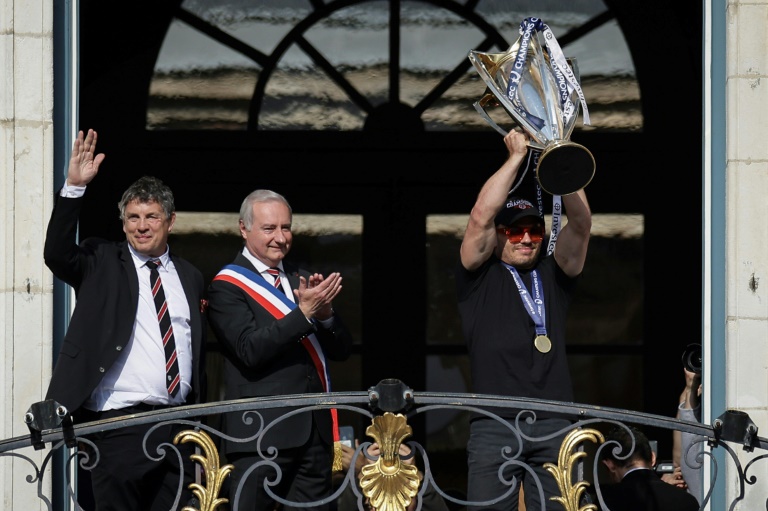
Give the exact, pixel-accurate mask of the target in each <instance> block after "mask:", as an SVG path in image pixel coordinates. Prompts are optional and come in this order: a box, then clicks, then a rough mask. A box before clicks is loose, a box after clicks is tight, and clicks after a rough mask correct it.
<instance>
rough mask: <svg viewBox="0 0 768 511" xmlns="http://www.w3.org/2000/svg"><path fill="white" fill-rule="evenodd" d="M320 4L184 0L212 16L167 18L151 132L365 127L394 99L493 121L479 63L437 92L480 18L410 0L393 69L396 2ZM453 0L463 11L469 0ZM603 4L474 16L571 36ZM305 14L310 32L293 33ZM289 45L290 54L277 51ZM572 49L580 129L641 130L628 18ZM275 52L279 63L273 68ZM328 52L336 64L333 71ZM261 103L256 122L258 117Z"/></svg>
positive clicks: (440, 115) (478, 121)
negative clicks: (582, 119)
mask: <svg viewBox="0 0 768 511" xmlns="http://www.w3.org/2000/svg"><path fill="white" fill-rule="evenodd" d="M526 4H531V5H530V6H527V5H526ZM449 5H454V4H449ZM321 7H328V6H318V7H316V6H314V5H313V4H312V3H310V2H308V1H306V0H304V1H301V0H293V1H286V2H270V1H266V0H262V1H257V2H243V1H240V0H230V1H228V2H224V3H222V2H218V1H216V2H214V1H213V0H195V1H185V2H184V3H183V4H182V9H184V10H185V12H188V13H189V14H188V16H192V17H193V18H194V17H196V18H197V19H199V20H200V21H201V22H202V23H203V25H202V26H201V27H198V28H193V27H192V26H190V25H189V24H188V23H187V22H186V21H182V20H181V19H177V20H175V21H174V22H172V24H171V26H170V27H169V31H168V34H167V36H166V39H165V41H164V43H163V45H162V48H161V50H160V54H159V57H158V61H157V65H156V69H155V74H154V76H153V78H152V82H151V85H150V92H149V103H148V109H147V129H151V130H158V129H196V130H198V129H203V130H205V129H224V130H244V129H246V128H247V127H248V126H249V125H252V126H258V129H261V130H309V131H316V130H334V131H359V130H362V129H363V127H364V125H365V122H366V118H367V116H368V115H369V114H370V112H371V109H373V108H375V107H377V106H380V105H382V104H384V103H387V102H390V101H392V100H394V101H396V102H400V103H402V104H403V105H407V106H408V107H417V106H418V107H419V111H421V112H422V113H421V114H420V115H421V121H422V122H423V123H424V126H425V129H426V130H427V131H456V130H488V129H491V128H490V127H489V126H487V125H486V124H485V122H484V121H483V119H482V117H480V116H479V114H477V112H475V110H474V108H473V107H472V104H473V103H474V102H475V101H476V100H477V99H479V98H480V96H482V94H483V92H484V91H485V85H484V83H483V82H482V80H480V79H479V77H478V76H477V73H476V72H475V71H474V69H472V68H471V67H470V68H469V69H468V70H467V72H466V73H464V74H463V76H460V77H459V78H458V79H457V80H456V82H455V83H445V84H444V86H445V87H446V89H447V90H446V92H444V93H442V94H440V95H438V97H435V98H431V97H430V94H431V93H432V92H433V91H434V90H435V88H436V87H437V86H439V85H443V81H444V80H446V78H447V76H448V75H449V74H450V73H451V72H452V71H453V70H455V69H457V67H458V66H460V65H466V59H467V54H468V52H469V51H470V50H472V49H475V48H477V47H478V45H480V44H481V42H482V41H483V40H484V39H486V38H487V37H489V36H491V35H492V34H490V33H485V32H484V31H483V30H481V29H480V28H479V27H478V25H475V21H474V20H471V17H467V18H464V17H463V15H462V14H458V13H456V12H453V11H452V10H451V9H446V8H442V7H438V6H434V5H431V4H427V3H424V2H410V1H408V2H403V3H402V4H401V6H400V7H401V8H400V13H399V14H400V32H399V34H395V35H396V36H399V38H400V54H399V59H400V60H399V69H395V70H391V69H390V58H389V51H390V47H389V42H390V37H391V36H392V35H393V34H391V33H390V31H391V30H392V29H393V27H392V26H390V22H389V7H390V6H389V3H388V2H366V1H361V2H359V3H352V4H351V5H347V6H344V7H342V8H340V9H337V10H330V11H329V12H328V15H327V16H325V17H318V18H317V19H314V20H312V23H310V24H307V23H306V20H307V19H308V18H309V17H310V16H314V14H315V13H316V11H317V9H318V8H321ZM454 7H455V8H456V10H459V11H460V10H461V9H463V5H462V3H461V2H456V4H455V5H454ZM528 7H530V9H529V8H528ZM605 10H606V8H605V6H604V4H603V2H602V1H601V0H585V1H582V2H576V3H574V2H564V3H563V4H562V5H558V4H554V5H552V6H550V8H548V9H547V10H545V11H543V12H542V7H541V5H539V4H536V5H533V4H532V3H531V2H523V4H521V3H520V2H516V3H515V4H514V5H512V4H510V3H509V2H503V1H481V2H479V4H478V6H477V8H476V9H475V10H474V11H467V14H469V13H470V12H471V13H472V14H479V15H480V16H482V17H484V18H485V20H486V21H487V22H488V23H489V24H490V25H491V26H492V27H494V28H495V29H496V30H497V31H498V34H500V35H501V36H502V37H504V38H506V39H507V41H509V42H510V43H512V42H514V41H515V40H516V39H517V37H518V30H519V24H520V22H521V21H522V20H523V19H524V18H525V17H526V16H528V15H529V13H530V12H536V13H537V15H538V16H540V17H541V18H542V19H543V20H544V21H545V22H546V23H547V24H548V25H549V26H550V27H551V28H552V31H553V32H554V33H555V35H556V36H557V37H561V36H563V35H565V34H567V33H568V32H569V31H570V30H572V29H575V28H578V27H579V26H580V25H581V24H583V23H585V22H586V21H588V20H590V19H591V18H592V17H594V16H595V15H597V14H599V13H602V12H604V11H605ZM299 23H303V25H302V30H301V31H295V29H296V27H297V25H299ZM205 24H208V26H206V25H205ZM281 43H282V45H283V47H282V50H281V51H282V53H280V54H275V53H274V52H275V51H276V50H277V49H278V47H279V45H280V44H281ZM304 43H306V46H303V44H304ZM504 50H506V48H492V49H491V50H490V51H493V52H499V51H504ZM563 50H564V52H565V53H566V55H567V56H572V57H576V58H577V60H578V63H579V69H580V74H581V79H582V86H583V89H584V95H585V97H586V100H587V105H588V108H589V111H590V117H591V121H592V122H591V127H586V126H583V125H582V124H581V123H577V125H576V128H575V129H576V130H579V129H593V130H640V129H642V114H641V108H640V98H639V88H638V87H637V80H636V77H635V72H634V66H633V64H632V59H631V56H630V54H629V51H628V49H627V45H626V43H625V41H624V38H623V34H622V32H621V30H620V28H619V26H618V24H616V23H615V21H610V22H608V23H606V24H604V25H603V26H601V27H598V28H597V29H595V30H593V31H592V32H590V33H587V34H586V35H584V36H583V37H581V38H580V39H578V40H575V41H573V42H571V43H570V44H566V45H563ZM313 52H317V54H318V55H313V54H312V53H313ZM269 59H274V62H272V63H273V64H274V68H272V67H270V68H268V69H265V68H264V66H266V65H269V62H270V60H269ZM323 61H326V62H327V63H328V64H329V65H330V66H331V68H333V72H331V71H329V70H327V69H323V67H322V65H321V63H322V62H323ZM392 71H393V72H396V73H398V76H397V77H396V79H397V80H398V86H399V90H398V91H397V94H394V96H396V97H394V98H393V97H392V96H393V91H390V87H389V85H390V76H389V75H390V72H392ZM260 78H261V79H262V80H265V83H264V84H262V86H263V96H261V95H260V94H259V95H258V96H257V97H256V99H255V101H256V102H257V104H256V105H252V104H251V102H252V100H253V98H254V93H255V92H257V90H256V87H257V83H258V80H259V79H260ZM345 88H348V89H347V90H345ZM427 98H430V99H429V101H428V102H426V103H424V101H425V99H427ZM251 106H253V107H254V111H258V112H259V113H258V119H248V116H249V112H250V111H251ZM493 110H494V109H491V110H490V113H491V116H492V117H493V118H494V120H495V121H496V122H497V123H498V124H500V125H502V126H506V125H508V123H505V122H504V121H505V119H506V118H507V115H506V113H505V112H504V111H503V110H501V109H498V111H496V112H494V111H493ZM394 122H397V121H394Z"/></svg>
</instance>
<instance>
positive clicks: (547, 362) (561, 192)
mask: <svg viewBox="0 0 768 511" xmlns="http://www.w3.org/2000/svg"><path fill="white" fill-rule="evenodd" d="M530 20H534V21H533V22H531V21H530ZM536 21H538V20H536V19H535V18H528V19H526V20H525V21H524V22H523V24H522V25H521V34H522V36H521V39H520V40H518V42H517V43H516V44H515V45H513V46H512V47H511V48H510V50H509V51H508V52H507V54H504V55H502V54H497V55H496V56H494V58H487V59H485V58H482V55H481V54H478V53H477V52H472V53H471V54H470V60H473V63H475V62H480V61H482V62H486V63H493V64H492V65H491V66H490V67H493V68H494V69H490V70H489V69H488V68H487V67H485V66H484V65H481V66H478V65H477V64H476V66H475V67H476V68H477V69H478V71H479V72H481V74H483V72H485V71H489V72H490V73H491V75H490V77H486V76H484V79H485V81H486V83H487V84H488V85H489V86H494V84H496V83H497V81H499V80H498V79H499V77H502V76H504V73H503V72H500V71H499V69H496V68H500V69H504V66H505V63H509V62H512V64H511V65H510V67H509V68H508V69H507V70H508V71H509V74H507V75H506V78H507V80H506V81H505V82H504V83H503V84H502V85H507V84H508V83H509V85H510V87H509V89H510V90H507V91H504V90H503V89H504V88H503V87H499V88H498V89H499V90H500V91H501V92H499V91H496V92H494V94H495V95H497V96H498V97H499V99H500V100H501V99H502V98H507V100H509V101H508V104H507V105H505V110H507V112H508V113H510V114H511V115H513V116H514V117H515V120H516V121H517V125H518V128H517V129H513V130H511V131H509V132H508V133H506V135H505V136H504V144H505V145H506V148H507V151H508V157H507V160H506V161H505V162H504V163H503V164H502V165H501V167H500V168H499V169H498V170H497V171H496V172H495V173H494V174H493V175H492V176H491V177H490V178H489V179H488V180H487V181H486V182H485V184H484V185H483V187H482V188H481V190H480V193H479V194H478V197H477V200H476V202H475V204H474V206H473V208H472V211H471V213H470V216H469V222H468V224H467V228H466V231H465V233H464V238H463V241H462V244H461V249H460V264H458V265H457V268H456V273H455V275H456V286H457V294H458V305H459V313H460V315H461V319H462V330H463V334H464V337H465V339H466V342H467V346H468V350H469V356H470V365H471V372H472V391H473V392H475V393H480V394H494V395H504V396H518V397H526V398H535V399H547V400H554V401H563V402H573V400H574V396H573V389H572V384H571V377H570V373H569V370H568V361H567V358H566V351H565V347H566V339H565V326H566V318H567V314H568V308H569V305H570V302H571V296H572V291H573V289H574V287H575V284H576V281H577V279H578V277H579V276H580V275H581V272H582V270H583V268H584V262H585V259H586V255H587V247H588V244H589V237H590V230H591V227H592V213H591V211H590V207H589V204H588V202H587V197H586V194H585V192H584V187H585V186H586V185H587V184H588V183H589V181H590V180H591V179H592V174H593V173H594V159H592V155H591V154H590V153H589V151H587V150H586V149H585V148H584V147H583V146H579V145H578V144H573V143H571V142H568V141H567V140H566V138H567V135H569V134H570V128H568V129H565V130H564V129H563V127H564V126H566V125H567V123H571V122H572V118H573V117H572V116H575V113H574V112H573V111H572V109H573V107H574V104H573V103H574V102H572V101H569V100H568V101H560V97H559V96H558V97H555V98H549V97H547V94H546V90H545V91H543V92H542V93H541V94H534V93H533V92H532V89H533V88H534V86H536V84H537V83H538V82H536V81H534V80H528V81H527V82H526V79H525V76H526V74H527V75H528V76H536V77H537V79H540V78H541V73H540V72H539V71H536V72H528V71H525V62H526V61H527V62H528V63H529V64H530V65H533V64H535V63H536V62H539V63H546V64H547V65H549V63H551V62H554V61H556V60H561V59H559V58H557V59H553V58H544V57H542V56H541V55H537V54H535V52H536V51H540V48H539V47H538V46H537V44H536V41H537V39H536V37H535V31H534V32H533V33H532V32H531V30H532V28H535V27H536V26H538V25H536ZM544 27H546V26H545V25H544ZM523 29H525V30H526V32H525V33H523ZM531 48H533V50H534V55H533V56H530V58H528V59H526V58H522V59H521V58H519V57H520V55H519V54H520V53H521V52H529V51H531ZM473 57H474V58H473ZM545 57H546V56H545ZM521 62H522V65H521V66H518V65H517V64H519V63H521ZM521 69H522V71H521ZM545 69H546V68H545V67H542V68H541V69H540V70H545ZM516 73H517V74H516ZM520 77H523V79H522V81H521V80H520ZM502 81H503V80H502ZM513 81H516V82H515V83H514V84H512V82H513ZM507 82H508V83H507ZM570 83H571V82H570V81H569V82H568V83H567V84H565V85H564V89H559V90H568V87H569V84H570ZM576 86H578V83H577V82H576ZM542 87H544V86H542ZM544 88H545V89H546V87H544ZM511 89H515V90H511ZM523 90H527V91H528V93H527V94H528V95H527V99H525V98H523V99H525V101H522V102H521V101H518V100H520V99H521V97H522V94H519V95H518V92H520V91H523ZM540 92H541V91H540ZM571 92H572V93H573V97H574V98H575V97H576V95H580V94H581V91H580V89H579V90H578V91H576V90H575V89H573V90H571ZM534 97H541V98H544V99H542V101H543V104H541V105H540V107H541V108H539V107H537V106H536V105H535V101H534V100H533V99H532V98H534ZM510 98H511V99H510ZM565 99H567V98H565ZM516 101H517V102H516ZM575 103H576V104H578V103H579V101H578V99H577V100H576V101H575ZM521 105H523V106H524V108H522V107H521ZM558 105H559V106H562V107H564V108H567V109H570V113H569V114H568V115H571V117H568V115H567V114H566V112H565V110H562V109H558V108H559V107H558ZM568 105H570V106H568ZM547 108H552V109H554V111H553V112H547ZM521 111H522V113H523V114H525V116H524V118H522V119H520V118H518V116H520V115H521ZM532 113H536V115H531V114H532ZM534 117H535V118H536V119H537V120H536V121H531V119H533V118H534ZM566 118H567V123H564V122H563V121H564V120H566ZM545 119H551V120H552V122H550V124H547V123H546V122H544V120H545ZM558 122H559V124H558ZM494 127H496V126H494ZM571 127H572V125H571ZM548 134H549V135H548ZM553 134H554V135H555V136H554V138H552V139H551V140H548V141H547V140H543V139H546V137H547V136H552V135H553ZM532 138H533V140H532ZM539 139H542V140H539ZM542 141H543V143H541V142H542ZM563 147H565V148H566V149H564V150H563V149H562V148H563ZM542 149H543V151H542ZM540 151H541V153H540V156H539V159H538V162H537V161H536V158H535V156H537V155H539V154H538V153H539V152H540ZM544 158H549V160H548V166H547V167H546V169H544V168H543V167H542V166H541V165H542V162H543V159H544ZM572 160H575V163H574V164H573V165H571V163H573V161H572ZM528 166H531V167H534V166H535V167H536V176H535V183H534V184H535V185H536V186H535V188H536V192H537V193H536V195H537V197H534V198H531V199H533V200H530V199H529V198H527V197H523V196H515V194H516V190H518V187H519V185H520V181H521V180H522V178H523V177H525V174H526V172H525V171H527V170H528V168H527V167H528ZM543 170H546V174H547V176H546V178H545V179H544V177H545V176H542V175H540V173H541V172H542V171H543ZM544 181H546V182H547V183H551V184H552V186H545V185H544ZM542 188H544V190H545V191H547V192H549V193H551V194H552V195H553V196H554V198H555V199H556V200H555V203H554V206H553V225H552V229H551V232H550V240H549V247H548V249H547V250H544V240H545V236H544V234H545V225H544V213H543V208H542V205H541V198H540V196H541V193H540V191H541V189H542ZM553 188H554V189H556V190H554V191H553ZM520 189H521V190H522V188H520ZM510 190H511V191H510ZM517 193H520V192H517ZM560 200H562V203H561V202H560ZM561 206H562V207H564V208H565V214H566V216H567V223H566V225H565V226H564V227H560V225H559V213H560V210H561ZM556 222H557V223H556ZM555 240H556V242H557V243H556V244H555V243H554V241H555ZM517 412H518V411H514V410H513V411H507V412H506V415H502V417H503V418H504V419H506V420H510V421H514V420H515V418H516V413H517ZM528 417H530V415H529V414H526V416H525V417H523V418H528ZM570 424H571V423H570V421H569V420H567V419H563V418H558V417H555V416H547V415H546V414H542V413H538V414H537V416H536V418H535V420H533V421H532V422H530V423H529V422H528V421H526V420H521V421H520V429H521V432H522V433H523V434H524V435H525V438H521V437H518V436H516V435H514V434H512V433H511V431H510V429H509V428H508V427H507V426H505V425H504V424H503V423H501V422H499V421H497V420H495V419H493V418H489V417H487V416H485V415H482V414H479V413H478V414H474V415H473V416H472V417H471V422H470V438H469V443H468V445H467V458H468V459H467V461H468V495H467V496H468V500H469V501H470V502H471V503H472V505H473V506H476V507H470V509H483V510H489V509H493V510H516V509H517V507H518V498H519V492H520V488H521V485H522V486H523V488H524V498H525V506H526V509H528V510H534V509H535V510H539V509H548V510H560V509H562V504H560V503H559V502H557V501H555V500H552V497H559V496H561V495H560V492H559V489H558V485H557V482H556V480H555V479H554V477H553V476H552V474H550V473H549V472H548V471H547V470H546V468H545V467H544V465H545V464H546V463H557V459H558V453H559V450H560V445H561V443H562V440H563V438H564V437H565V434H566V433H567V431H568V429H569V426H570ZM548 435H552V436H553V437H552V438H551V439H549V440H540V439H541V438H543V437H546V436H548ZM520 442H522V445H519V443H520ZM504 448H510V449H511V457H512V458H514V460H516V461H520V462H521V463H523V464H525V465H527V466H528V467H530V468H531V469H532V471H533V474H532V473H531V472H529V471H528V470H526V467H525V466H522V465H520V464H508V466H507V468H505V469H504V472H503V473H502V474H499V468H500V466H501V465H502V463H504V462H506V461H508V460H507V459H506V458H504V457H502V454H501V453H502V451H503V449H504ZM513 478H514V479H513ZM508 481H514V482H513V483H512V484H508ZM542 500H543V502H542Z"/></svg>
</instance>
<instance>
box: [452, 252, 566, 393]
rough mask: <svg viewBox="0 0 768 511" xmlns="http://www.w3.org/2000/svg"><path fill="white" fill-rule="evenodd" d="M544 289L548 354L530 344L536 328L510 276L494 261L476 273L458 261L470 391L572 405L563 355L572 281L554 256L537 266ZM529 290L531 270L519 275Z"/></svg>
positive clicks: (492, 259) (499, 262)
mask: <svg viewBox="0 0 768 511" xmlns="http://www.w3.org/2000/svg"><path fill="white" fill-rule="evenodd" d="M535 270H536V271H537V272H538V273H539V275H540V279H541V282H542V287H543V290H544V315H545V325H546V328H547V336H548V337H549V338H550V340H551V341H552V349H551V350H550V351H549V352H548V353H541V352H539V351H538V350H537V349H536V348H535V347H534V344H533V341H534V338H535V337H536V329H535V324H534V322H533V319H531V317H530V315H529V314H528V311H527V310H526V308H525V306H524V303H523V300H522V298H521V296H520V292H519V291H518V289H517V286H516V285H515V280H514V277H513V276H512V275H511V274H510V272H509V270H508V269H507V267H506V266H504V265H503V264H502V263H501V261H500V260H499V259H498V258H496V257H495V256H491V258H490V259H489V260H488V261H486V262H485V263H484V264H483V265H482V266H481V267H480V268H478V269H477V270H476V271H467V270H466V269H465V268H464V267H463V266H462V265H461V261H459V262H458V264H457V268H456V287H457V292H458V303H459V313H460V315H461V320H462V330H463V333H464V338H465V340H466V341H467V348H468V349H469V356H470V363H471V371H472V390H473V392H475V393H478V394H495V395H503V396H515V397H526V398H536V399H549V400H554V401H565V402H572V401H573V388H572V385H571V377H570V372H569V370H568V361H567V358H566V352H565V324H566V316H567V313H568V307H569V305H570V303H571V293H572V290H573V288H574V285H575V281H576V279H575V278H573V279H572V278H569V277H568V276H567V275H566V274H565V273H563V271H562V270H561V269H560V267H559V266H558V265H557V263H556V262H555V258H554V257H553V256H548V257H544V258H543V259H542V260H541V261H540V262H539V263H538V264H537V266H536V268H535ZM518 274H519V275H520V277H521V279H522V281H523V282H524V284H525V286H526V288H527V289H528V290H529V292H530V290H531V289H532V288H531V270H518Z"/></svg>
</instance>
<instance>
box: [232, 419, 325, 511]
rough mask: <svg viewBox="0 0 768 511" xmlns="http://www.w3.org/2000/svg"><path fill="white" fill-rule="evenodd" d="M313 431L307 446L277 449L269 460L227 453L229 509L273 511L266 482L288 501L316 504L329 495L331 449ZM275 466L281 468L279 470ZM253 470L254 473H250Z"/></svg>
mask: <svg viewBox="0 0 768 511" xmlns="http://www.w3.org/2000/svg"><path fill="white" fill-rule="evenodd" d="M312 429H313V433H312V435H311V436H310V439H309V441H308V442H307V443H306V444H304V445H302V446H300V447H294V448H291V449H280V451H279V452H278V453H277V456H276V457H275V458H274V459H273V460H271V461H267V460H265V459H264V458H261V457H259V456H256V455H254V454H252V453H236V454H229V455H228V456H227V460H228V462H229V463H231V464H232V465H234V466H235V469H234V470H233V471H232V473H231V474H230V482H229V484H230V487H229V505H230V509H232V510H233V511H274V509H275V501H274V500H273V499H272V498H271V497H270V496H269V495H268V494H267V492H266V491H265V489H264V482H265V480H266V481H267V484H268V486H269V487H270V490H271V491H272V492H273V493H274V494H275V495H277V496H278V497H282V498H284V499H285V500H287V501H290V502H302V503H303V502H315V501H318V500H321V499H323V498H325V497H327V496H329V495H330V494H331V467H332V464H333V447H332V446H330V445H328V444H326V443H325V442H323V441H322V440H321V438H320V436H319V435H318V433H317V429H316V428H314V427H313V428H312ZM265 456H268V455H265ZM275 464H276V465H277V466H279V467H280V470H279V471H278V470H277V469H276V468H275ZM252 467H253V470H252V471H251V472H249V470H251V468H252ZM278 478H279V481H277V479H278ZM275 481H277V482H275ZM273 483H274V485H273ZM241 484H242V488H240V493H239V495H238V488H239V487H240V485H241ZM280 509H283V510H286V511H288V510H295V509H296V510H297V509H301V510H303V511H306V510H307V509H308V508H296V507H291V506H288V505H286V506H282V507H281V508H280ZM311 509H312V510H313V511H314V510H317V511H326V510H327V509H328V504H325V505H317V506H312V508H311Z"/></svg>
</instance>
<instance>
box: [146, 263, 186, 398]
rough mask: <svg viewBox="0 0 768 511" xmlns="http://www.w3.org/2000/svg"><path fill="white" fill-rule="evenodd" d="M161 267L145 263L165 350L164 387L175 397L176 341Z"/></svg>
mask: <svg viewBox="0 0 768 511" xmlns="http://www.w3.org/2000/svg"><path fill="white" fill-rule="evenodd" d="M158 266H162V263H161V262H160V259H152V260H151V261H147V268H149V284H150V286H151V287H152V296H153V297H154V299H155V309H157V321H158V322H159V323H160V335H161V336H162V338H163V348H164V350H165V387H166V388H167V389H168V394H170V395H171V396H175V395H176V394H178V393H179V382H180V381H181V375H180V374H179V361H178V359H177V354H176V340H175V339H174V337H173V326H171V315H170V313H169V312H168V303H166V301H165V291H163V282H162V280H160V273H159V272H158V271H157V267H158Z"/></svg>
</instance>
